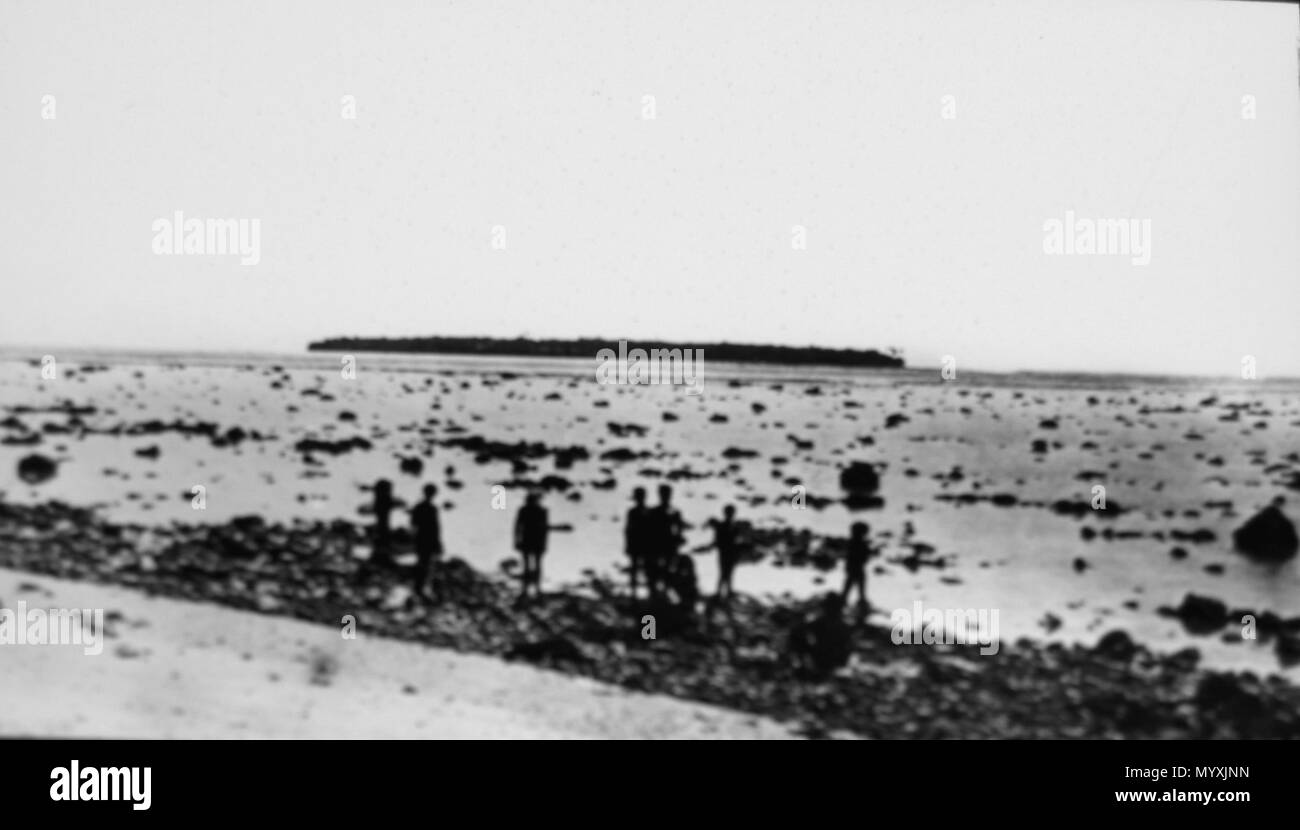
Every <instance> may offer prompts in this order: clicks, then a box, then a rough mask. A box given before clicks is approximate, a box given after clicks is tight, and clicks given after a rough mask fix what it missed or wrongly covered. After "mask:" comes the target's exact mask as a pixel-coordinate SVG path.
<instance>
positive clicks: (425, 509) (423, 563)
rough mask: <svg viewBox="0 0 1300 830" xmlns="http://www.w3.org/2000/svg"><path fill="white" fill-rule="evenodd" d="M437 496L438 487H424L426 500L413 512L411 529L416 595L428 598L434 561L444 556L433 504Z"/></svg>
mask: <svg viewBox="0 0 1300 830" xmlns="http://www.w3.org/2000/svg"><path fill="white" fill-rule="evenodd" d="M437 494H438V487H437V485H434V484H426V485H424V500H423V501H421V502H420V503H419V504H417V505H416V506H415V507H414V508H412V510H411V527H412V528H413V529H414V530H415V593H416V594H418V595H420V596H422V597H423V596H426V594H425V588H426V587H427V586H428V584H429V577H430V576H432V575H433V571H434V561H435V560H436V559H437V558H438V557H440V556H442V528H441V526H440V524H439V521H438V508H437V507H436V506H435V505H434V503H433V497H434V496H435V495H437ZM436 593H437V589H436V587H435V594H436Z"/></svg>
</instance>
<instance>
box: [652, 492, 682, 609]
mask: <svg viewBox="0 0 1300 830" xmlns="http://www.w3.org/2000/svg"><path fill="white" fill-rule="evenodd" d="M672 499H673V488H671V487H669V486H668V485H667V484H661V485H659V503H658V504H657V505H655V506H654V509H653V510H651V511H650V547H649V549H648V550H647V551H646V553H647V556H646V559H645V565H646V583H647V584H648V585H649V586H650V595H651V596H652V597H657V596H660V595H661V594H662V593H663V589H664V580H665V579H666V577H667V573H666V572H667V570H668V568H670V567H672V565H673V562H674V560H676V558H677V552H678V551H679V550H680V549H681V546H682V534H683V531H684V530H685V528H686V523H685V522H684V521H683V520H682V514H681V513H678V512H677V510H676V508H674V507H673V506H672Z"/></svg>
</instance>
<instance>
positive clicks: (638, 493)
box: [632, 487, 645, 506]
mask: <svg viewBox="0 0 1300 830" xmlns="http://www.w3.org/2000/svg"><path fill="white" fill-rule="evenodd" d="M632 501H634V502H636V503H637V504H638V505H641V506H644V505H645V488H644V487H638V488H636V489H635V490H633V491H632Z"/></svg>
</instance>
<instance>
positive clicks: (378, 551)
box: [370, 478, 442, 599]
mask: <svg viewBox="0 0 1300 830" xmlns="http://www.w3.org/2000/svg"><path fill="white" fill-rule="evenodd" d="M423 494H424V498H422V499H421V500H420V501H419V502H418V503H417V504H416V505H415V507H413V508H411V531H412V536H413V537H414V542H415V569H414V571H413V572H412V576H413V579H414V583H415V584H414V588H415V593H416V594H418V595H420V596H421V597H425V598H432V599H436V598H437V597H436V594H435V595H434V596H432V597H431V596H430V595H429V594H428V593H427V591H428V589H429V584H430V582H431V579H430V578H431V577H432V576H433V574H434V568H435V564H436V563H437V561H438V559H439V558H440V557H441V556H442V525H441V522H440V520H439V517H438V506H437V505H436V504H434V503H433V497H434V496H436V495H438V486H437V485H436V484H426V485H424V491H423ZM374 496H375V500H374V513H375V526H374V531H373V537H372V542H373V546H372V548H371V554H370V562H371V564H372V565H374V566H376V567H392V565H393V564H394V562H393V531H392V525H391V519H390V517H391V515H392V512H393V508H394V507H395V502H394V499H393V483H392V482H391V481H389V480H388V479H383V478H381V479H380V480H379V481H377V482H375V487H374Z"/></svg>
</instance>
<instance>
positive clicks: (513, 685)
mask: <svg viewBox="0 0 1300 830" xmlns="http://www.w3.org/2000/svg"><path fill="white" fill-rule="evenodd" d="M19 600H23V601H25V602H26V603H27V605H28V606H29V607H32V608H36V607H41V608H50V607H65V608H71V607H76V608H102V609H104V610H105V613H106V614H109V616H110V622H109V625H108V629H109V633H110V635H112V636H110V638H109V639H108V640H107V642H106V645H105V648H104V651H103V653H102V654H100V655H98V656H86V655H85V654H84V653H83V651H82V649H80V648H78V647H76V646H62V647H55V646H0V648H3V649H4V671H2V672H0V701H3V706H0V734H3V735H9V736H13V735H42V736H64V737H71V736H78V737H80V736H86V737H150V738H785V737H792V735H791V733H790V731H789V730H788V729H787V728H785V727H783V726H781V725H780V724H777V723H776V722H775V721H772V720H770V719H768V718H764V717H759V716H754V715H748V714H742V713H736V712H731V711H728V710H725V709H721V708H718V707H714V706H709V705H705V704H699V703H693V702H687V701H681V700H676V699H673V698H670V697H666V696H663V695H647V694H641V693H637V692H632V691H628V690H625V689H621V688H619V687H616V686H611V685H608V684H604V683H600V682H596V681H593V680H589V679H586V678H579V677H572V676H565V675H562V674H558V673H556V672H551V671H546V670H543V669H538V668H535V667H531V666H523V665H514V664H509V663H506V662H504V661H502V660H499V659H496V658H492V657H486V656H481V655H473V654H459V653H457V652H455V651H451V650H448V649H442V648H433V647H428V646H421V645H418V644H414V643H404V642H397V641H394V640H388V639H384V638H380V637H367V636H365V635H364V633H363V634H361V635H360V636H359V637H358V638H357V639H355V640H344V639H343V638H342V637H341V636H340V633H339V630H338V629H333V628H329V627H327V626H323V625H312V624H308V623H304V622H299V621H297V620H291V619H286V618H281V617H269V616H264V615H260V614H254V613H250V612H246V611H238V610H233V609H229V608H222V607H217V606H213V605H200V604H195V603H189V602H181V601H176V600H171V599H162V598H151V597H147V596H144V595H142V594H140V593H138V592H135V591H131V590H126V589H122V588H117V587H113V586H104V585H90V584H85V583H79V582H70V581H66V580H61V579H55V578H51V577H47V576H34V575H32V574H24V573H20V572H17V571H12V570H7V569H0V606H3V607H9V608H12V607H14V605H15V603H16V602H18V601H19ZM113 611H117V612H120V614H121V618H120V619H117V620H116V621H114V620H113V619H112V617H113V615H112V614H111V612H113Z"/></svg>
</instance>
